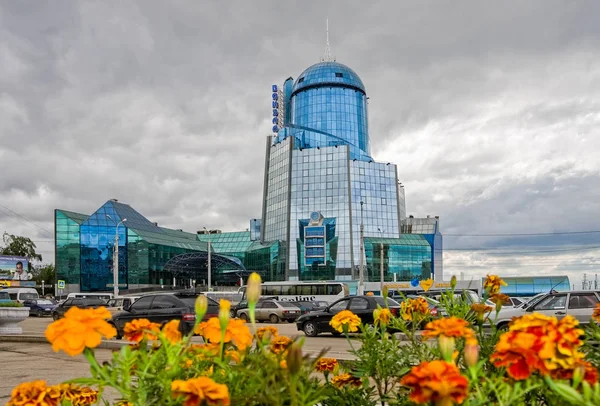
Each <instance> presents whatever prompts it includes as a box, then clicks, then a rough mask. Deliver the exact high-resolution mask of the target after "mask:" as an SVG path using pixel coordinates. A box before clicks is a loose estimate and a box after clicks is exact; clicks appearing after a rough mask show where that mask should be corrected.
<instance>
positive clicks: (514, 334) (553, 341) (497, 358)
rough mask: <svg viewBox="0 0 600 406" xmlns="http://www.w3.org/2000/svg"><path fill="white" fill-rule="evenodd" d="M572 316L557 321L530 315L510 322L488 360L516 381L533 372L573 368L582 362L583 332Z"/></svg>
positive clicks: (552, 318)
mask: <svg viewBox="0 0 600 406" xmlns="http://www.w3.org/2000/svg"><path fill="white" fill-rule="evenodd" d="M578 324H579V322H578V321H577V320H575V319H574V318H573V317H572V316H565V317H564V318H563V319H561V320H557V319H556V318H555V317H547V316H544V315H542V314H539V313H533V314H529V315H525V316H522V317H519V318H516V319H514V320H513V321H512V322H511V323H510V327H509V331H508V332H506V333H504V334H502V335H501V336H500V339H499V340H498V342H497V343H496V348H495V349H496V351H495V352H494V354H492V356H491V357H490V360H491V361H492V362H494V365H495V366H496V367H505V368H507V372H508V374H509V375H510V376H511V377H512V378H514V379H517V380H521V379H527V378H528V377H529V375H531V374H532V373H534V372H536V371H537V372H539V373H540V374H542V375H548V374H549V373H550V372H551V371H554V370H556V369H571V370H572V369H573V368H574V367H575V366H576V365H577V363H578V362H579V361H581V360H582V359H583V353H581V352H579V351H578V350H579V348H580V347H581V345H582V344H583V342H582V341H581V340H580V338H579V337H580V336H582V335H583V330H581V329H578V328H576V327H577V325H578Z"/></svg>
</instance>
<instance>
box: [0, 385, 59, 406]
mask: <svg viewBox="0 0 600 406" xmlns="http://www.w3.org/2000/svg"><path fill="white" fill-rule="evenodd" d="M60 399H61V394H60V391H58V390H56V388H53V387H48V386H46V381H41V380H40V381H32V382H24V383H21V384H19V385H17V386H16V387H15V388H14V389H13V390H12V392H11V395H10V399H9V400H8V403H7V404H6V405H7V406H30V405H31V406H37V405H40V406H41V405H44V406H58V405H59V404H60Z"/></svg>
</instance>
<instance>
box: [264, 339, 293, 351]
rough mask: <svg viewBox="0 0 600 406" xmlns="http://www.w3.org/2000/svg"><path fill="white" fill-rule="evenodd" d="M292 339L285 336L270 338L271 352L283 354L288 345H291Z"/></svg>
mask: <svg viewBox="0 0 600 406" xmlns="http://www.w3.org/2000/svg"><path fill="white" fill-rule="evenodd" d="M292 343H293V341H292V339H291V338H289V337H286V336H277V337H275V338H274V339H273V340H271V344H270V346H271V352H272V353H273V354H283V353H284V352H285V351H286V350H287V349H288V347H289V346H290V345H292Z"/></svg>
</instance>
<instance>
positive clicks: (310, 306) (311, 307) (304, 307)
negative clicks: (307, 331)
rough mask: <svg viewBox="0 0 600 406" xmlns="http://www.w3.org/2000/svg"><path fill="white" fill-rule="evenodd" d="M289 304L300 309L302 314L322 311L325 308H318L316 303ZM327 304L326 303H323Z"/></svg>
mask: <svg viewBox="0 0 600 406" xmlns="http://www.w3.org/2000/svg"><path fill="white" fill-rule="evenodd" d="M290 303H291V304H293V305H294V306H297V307H299V308H300V312H301V313H302V314H306V313H310V312H314V311H318V310H323V309H324V308H326V307H327V305H325V306H320V305H319V304H318V303H317V302H309V301H304V300H301V301H297V302H290ZM325 303H327V302H325Z"/></svg>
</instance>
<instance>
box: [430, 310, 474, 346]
mask: <svg viewBox="0 0 600 406" xmlns="http://www.w3.org/2000/svg"><path fill="white" fill-rule="evenodd" d="M439 336H446V337H453V338H458V337H464V338H466V339H468V340H471V339H474V338H475V332H474V331H473V330H471V329H470V328H469V322H468V321H466V320H463V319H459V318H458V317H455V316H452V317H443V318H441V319H437V320H434V321H430V322H429V323H427V325H425V331H423V339H427V338H430V337H439Z"/></svg>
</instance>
